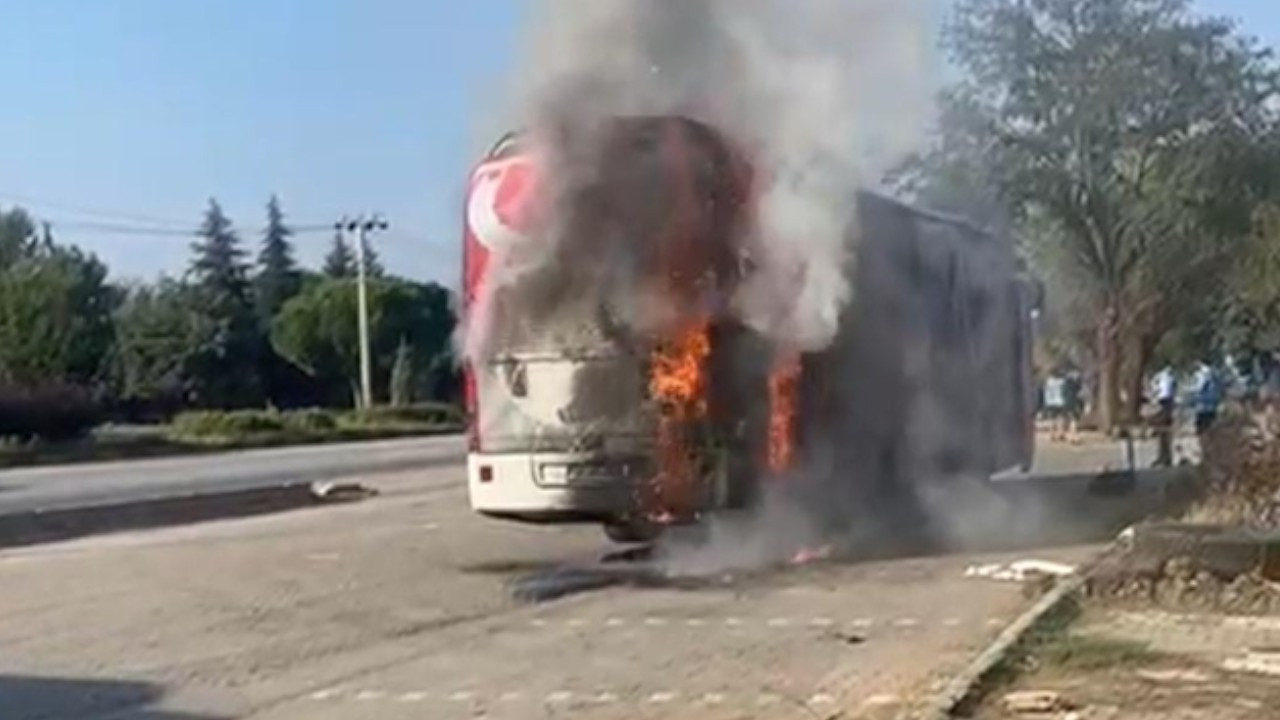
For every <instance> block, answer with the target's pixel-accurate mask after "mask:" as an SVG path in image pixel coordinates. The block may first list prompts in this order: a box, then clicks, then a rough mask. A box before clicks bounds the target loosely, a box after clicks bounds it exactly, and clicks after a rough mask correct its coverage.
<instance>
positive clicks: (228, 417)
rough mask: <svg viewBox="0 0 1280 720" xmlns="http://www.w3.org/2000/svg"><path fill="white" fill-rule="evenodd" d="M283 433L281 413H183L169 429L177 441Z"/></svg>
mask: <svg viewBox="0 0 1280 720" xmlns="http://www.w3.org/2000/svg"><path fill="white" fill-rule="evenodd" d="M284 429H285V422H284V420H283V418H282V416H281V415H280V413H278V412H274V411H269V410H235V411H231V412H223V411H217V410H201V411H195V412H184V413H181V414H179V415H178V416H177V417H176V418H174V419H173V425H172V433H173V434H174V435H176V436H177V437H180V438H190V439H195V440H214V439H239V438H243V437H248V436H253V435H264V434H268V433H278V432H281V431H283V430H284Z"/></svg>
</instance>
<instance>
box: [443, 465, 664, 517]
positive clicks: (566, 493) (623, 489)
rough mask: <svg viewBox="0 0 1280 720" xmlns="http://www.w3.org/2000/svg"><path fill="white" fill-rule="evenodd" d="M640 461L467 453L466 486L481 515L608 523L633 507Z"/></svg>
mask: <svg viewBox="0 0 1280 720" xmlns="http://www.w3.org/2000/svg"><path fill="white" fill-rule="evenodd" d="M643 477H646V475H645V474H644V462H643V461H641V460H621V459H615V460H610V461H600V460H598V459H592V458H584V457H583V456H581V455H567V454H534V453H509V454H508V453H491V454H489V453H470V454H468V456H467V491H468V495H469V497H470V501H471V509H472V510H473V511H475V512H477V513H479V514H481V515H487V516H490V517H496V518H503V519H507V520H519V521H522V522H533V523H571V522H611V521H615V520H617V519H618V518H622V517H625V516H627V515H630V514H632V513H633V512H634V511H635V509H636V488H637V487H638V486H639V479H640V478H643Z"/></svg>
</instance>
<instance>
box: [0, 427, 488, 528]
mask: <svg viewBox="0 0 1280 720" xmlns="http://www.w3.org/2000/svg"><path fill="white" fill-rule="evenodd" d="M464 452H465V441H464V440H463V438H461V437H458V436H444V437H432V438H415V439H410V440H389V441H383V442H364V443H350V444H345V443H344V444H337V445H311V446H305V447H292V448H276V449H269V450H246V451H238V452H227V453H217V454H210V455H189V456H183V457H175V458H164V459H156V460H139V461H121V462H107V463H92V464H75V465H62V466H54V467H37V468H22V469H17V470H3V471H0V514H7V513H13V512H24V511H30V510H55V509H65V508H72V507H83V506H86V505H96V504H101V503H122V502H129V501H133V500H143V499H150V498H156V497H165V496H171V495H181V494H186V493H202V492H210V491H233V490H247V489H251V488H257V487H262V486H267V485H272V484H277V483H281V482H289V481H296V482H310V481H315V480H326V479H333V478H342V477H350V476H353V475H358V474H361V473H372V472H388V471H393V470H403V469H408V468H428V467H435V466H439V465H441V464H443V463H457V462H459V461H460V460H461V459H462V457H463V454H464Z"/></svg>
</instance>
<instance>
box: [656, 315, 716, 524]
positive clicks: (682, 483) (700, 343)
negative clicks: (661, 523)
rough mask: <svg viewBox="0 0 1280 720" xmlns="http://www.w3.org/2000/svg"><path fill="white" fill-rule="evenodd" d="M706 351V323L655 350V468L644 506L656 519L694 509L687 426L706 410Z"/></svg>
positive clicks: (694, 471)
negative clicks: (656, 433)
mask: <svg viewBox="0 0 1280 720" xmlns="http://www.w3.org/2000/svg"><path fill="white" fill-rule="evenodd" d="M710 355H711V337H710V333H709V327H708V325H707V324H706V323H699V324H696V325H693V326H691V327H689V328H688V329H686V330H684V331H683V332H681V333H680V334H679V336H678V337H677V338H676V339H675V340H673V341H671V342H668V343H664V344H662V345H660V346H659V347H658V349H657V350H656V351H655V352H654V354H653V363H652V370H651V373H650V376H649V393H650V395H651V396H652V397H653V399H654V400H655V401H657V403H658V409H659V419H658V472H657V475H656V476H655V477H654V479H653V482H652V487H651V488H650V490H651V497H650V498H648V500H649V502H648V503H647V505H648V510H649V514H650V515H651V516H652V517H654V518H656V519H668V520H669V519H671V518H673V517H676V516H687V515H688V514H690V513H691V512H692V511H693V509H694V504H695V501H696V490H697V481H698V477H697V475H698V462H697V458H696V448H694V447H693V442H692V438H691V437H690V431H691V429H692V426H693V423H694V421H697V420H700V419H702V418H703V417H705V416H706V414H707V372H706V370H707V368H706V366H707V358H708V357H709V356H710Z"/></svg>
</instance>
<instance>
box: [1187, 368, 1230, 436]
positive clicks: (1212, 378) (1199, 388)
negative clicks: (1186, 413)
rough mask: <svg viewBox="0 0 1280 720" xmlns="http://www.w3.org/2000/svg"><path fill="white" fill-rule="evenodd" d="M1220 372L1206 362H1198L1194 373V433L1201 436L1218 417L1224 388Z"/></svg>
mask: <svg viewBox="0 0 1280 720" xmlns="http://www.w3.org/2000/svg"><path fill="white" fill-rule="evenodd" d="M1223 386H1224V381H1223V377H1222V373H1220V372H1219V371H1218V369H1217V368H1215V367H1213V366H1212V365H1210V364H1208V363H1200V366H1199V367H1197V368H1196V374H1195V385H1194V387H1195V411H1196V435H1199V436H1203V435H1204V434H1205V433H1207V432H1209V429H1210V428H1212V427H1213V423H1214V422H1215V421H1216V420H1217V419H1218V409H1219V408H1220V407H1221V406H1222V396H1223V394H1224V390H1225V388H1224V387H1223Z"/></svg>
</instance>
